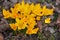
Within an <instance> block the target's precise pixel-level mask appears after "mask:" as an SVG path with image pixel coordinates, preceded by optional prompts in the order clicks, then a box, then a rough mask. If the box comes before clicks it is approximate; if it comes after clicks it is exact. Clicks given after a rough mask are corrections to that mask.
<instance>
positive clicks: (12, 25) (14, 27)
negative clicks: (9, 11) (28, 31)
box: [9, 23, 17, 31]
mask: <svg viewBox="0 0 60 40" xmlns="http://www.w3.org/2000/svg"><path fill="white" fill-rule="evenodd" d="M9 25H10V27H11V28H12V29H13V30H14V31H15V30H16V29H17V26H16V25H15V24H14V23H12V24H9Z"/></svg>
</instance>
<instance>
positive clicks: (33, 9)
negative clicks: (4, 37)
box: [3, 1, 53, 34]
mask: <svg viewBox="0 0 60 40" xmlns="http://www.w3.org/2000/svg"><path fill="white" fill-rule="evenodd" d="M10 11H11V12H10ZM10 11H9V10H5V9H3V15H4V18H6V19H7V18H13V19H15V20H16V23H12V24H9V25H10V27H11V28H12V29H13V30H16V29H17V28H18V30H21V29H25V28H27V31H26V34H36V33H37V31H38V30H39V28H35V27H34V26H35V25H37V24H36V20H37V21H38V20H40V19H41V18H40V17H41V16H47V15H53V9H48V8H46V6H43V7H41V5H40V4H39V3H38V4H34V3H32V4H29V3H25V2H24V1H22V2H21V3H17V4H15V5H14V7H13V8H10ZM45 23H50V18H46V19H45Z"/></svg>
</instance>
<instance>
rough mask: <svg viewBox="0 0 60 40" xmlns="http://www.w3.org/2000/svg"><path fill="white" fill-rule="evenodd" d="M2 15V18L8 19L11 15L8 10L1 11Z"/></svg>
mask: <svg viewBox="0 0 60 40" xmlns="http://www.w3.org/2000/svg"><path fill="white" fill-rule="evenodd" d="M3 15H4V18H9V17H10V15H11V13H10V12H9V11H8V10H7V11H6V10H5V9H3Z"/></svg>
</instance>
